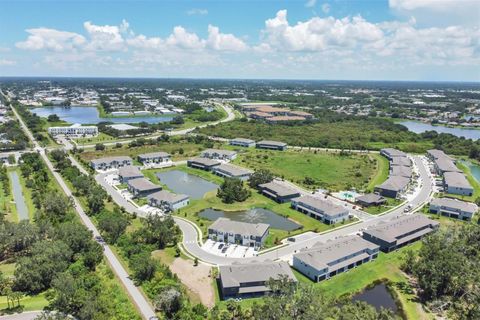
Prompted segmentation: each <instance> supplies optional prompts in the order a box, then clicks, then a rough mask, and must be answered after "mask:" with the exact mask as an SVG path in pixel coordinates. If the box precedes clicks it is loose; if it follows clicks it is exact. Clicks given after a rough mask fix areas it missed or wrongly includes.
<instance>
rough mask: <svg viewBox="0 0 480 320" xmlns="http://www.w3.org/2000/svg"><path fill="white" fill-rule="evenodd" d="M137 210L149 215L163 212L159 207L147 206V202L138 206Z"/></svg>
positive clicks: (160, 214) (161, 214)
mask: <svg viewBox="0 0 480 320" xmlns="http://www.w3.org/2000/svg"><path fill="white" fill-rule="evenodd" d="M138 210H140V211H142V212H144V213H145V214H146V215H150V214H151V215H157V216H163V215H164V212H163V211H162V210H161V209H159V208H155V207H152V206H149V205H148V204H146V205H144V206H141V207H139V208H138Z"/></svg>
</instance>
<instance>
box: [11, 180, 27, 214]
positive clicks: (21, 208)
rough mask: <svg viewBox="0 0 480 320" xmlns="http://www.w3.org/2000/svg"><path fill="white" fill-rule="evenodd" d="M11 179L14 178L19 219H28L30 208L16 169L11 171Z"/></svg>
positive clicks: (13, 184)
mask: <svg viewBox="0 0 480 320" xmlns="http://www.w3.org/2000/svg"><path fill="white" fill-rule="evenodd" d="M9 174H10V179H11V180H12V187H13V199H14V200H15V206H16V207H17V213H18V220H28V219H29V217H28V208H27V204H26V203H25V197H24V196H23V192H22V185H21V184H20V178H19V177H18V173H17V172H16V171H11V172H10V173H9Z"/></svg>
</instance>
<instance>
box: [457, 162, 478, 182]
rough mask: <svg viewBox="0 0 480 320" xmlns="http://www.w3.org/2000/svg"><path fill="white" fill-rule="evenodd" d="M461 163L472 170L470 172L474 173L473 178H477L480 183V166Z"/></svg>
mask: <svg viewBox="0 0 480 320" xmlns="http://www.w3.org/2000/svg"><path fill="white" fill-rule="evenodd" d="M460 162H461V163H463V164H464V165H466V166H467V167H468V168H469V169H470V172H471V173H472V176H473V177H474V178H475V180H477V181H478V182H480V166H479V165H477V164H474V163H471V162H470V161H464V160H461V161H460Z"/></svg>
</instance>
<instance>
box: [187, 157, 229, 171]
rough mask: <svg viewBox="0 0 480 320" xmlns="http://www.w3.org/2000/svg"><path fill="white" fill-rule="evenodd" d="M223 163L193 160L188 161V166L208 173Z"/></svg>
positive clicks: (204, 159) (200, 159)
mask: <svg viewBox="0 0 480 320" xmlns="http://www.w3.org/2000/svg"><path fill="white" fill-rule="evenodd" d="M220 164H221V163H220V162H219V161H217V160H212V159H208V158H193V159H189V160H187V166H189V167H192V168H197V169H202V170H206V171H212V170H213V169H214V168H215V167H218V166H219V165H220Z"/></svg>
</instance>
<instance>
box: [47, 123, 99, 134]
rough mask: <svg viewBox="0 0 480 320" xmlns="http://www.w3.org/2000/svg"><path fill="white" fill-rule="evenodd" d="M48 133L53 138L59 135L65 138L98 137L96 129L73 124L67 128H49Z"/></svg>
mask: <svg viewBox="0 0 480 320" xmlns="http://www.w3.org/2000/svg"><path fill="white" fill-rule="evenodd" d="M48 133H49V134H50V135H51V136H53V137H54V136H59V135H62V136H67V137H81V136H96V135H98V128H97V127H96V126H82V125H81V124H78V123H75V124H73V125H71V126H68V127H50V128H48Z"/></svg>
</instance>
